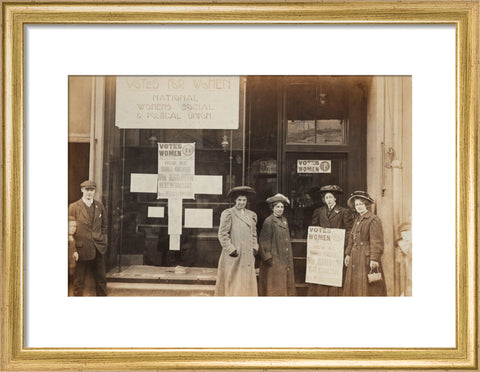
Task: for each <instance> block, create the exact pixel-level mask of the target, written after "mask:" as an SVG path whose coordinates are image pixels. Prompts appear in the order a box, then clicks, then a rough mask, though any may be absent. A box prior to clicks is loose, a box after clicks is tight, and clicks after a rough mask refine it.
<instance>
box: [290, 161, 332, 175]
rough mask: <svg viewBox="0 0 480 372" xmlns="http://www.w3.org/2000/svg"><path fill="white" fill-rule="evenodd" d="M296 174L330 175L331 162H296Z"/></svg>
mask: <svg viewBox="0 0 480 372" xmlns="http://www.w3.org/2000/svg"><path fill="white" fill-rule="evenodd" d="M297 173H332V161H331V160H297Z"/></svg>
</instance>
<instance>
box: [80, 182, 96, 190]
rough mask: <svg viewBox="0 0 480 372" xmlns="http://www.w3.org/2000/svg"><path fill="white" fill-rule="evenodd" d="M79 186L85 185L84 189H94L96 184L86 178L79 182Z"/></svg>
mask: <svg viewBox="0 0 480 372" xmlns="http://www.w3.org/2000/svg"><path fill="white" fill-rule="evenodd" d="M80 187H85V188H86V189H96V188H97V184H96V183H95V182H94V181H91V180H86V181H83V182H82V183H81V184H80Z"/></svg>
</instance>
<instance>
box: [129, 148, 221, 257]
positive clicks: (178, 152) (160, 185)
mask: <svg viewBox="0 0 480 372" xmlns="http://www.w3.org/2000/svg"><path fill="white" fill-rule="evenodd" d="M130 191H131V192H145V193H156V194H157V199H167V200H168V235H169V236H170V250H177V251H178V250H180V235H181V234H182V200H183V199H195V194H210V195H219V194H222V176H200V175H196V174H195V143H159V144H158V174H142V173H132V174H131V179H130ZM185 213H186V215H185V225H186V227H194V228H195V227H197V228H203V227H207V226H212V222H210V224H208V223H207V224H206V219H208V218H210V221H212V220H213V211H212V210H211V209H186V210H185ZM148 216H149V217H157V218H158V217H163V216H164V211H163V208H159V207H149V211H148Z"/></svg>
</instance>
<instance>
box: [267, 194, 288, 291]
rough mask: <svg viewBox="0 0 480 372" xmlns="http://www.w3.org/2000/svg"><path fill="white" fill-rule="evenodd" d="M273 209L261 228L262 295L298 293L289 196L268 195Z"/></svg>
mask: <svg viewBox="0 0 480 372" xmlns="http://www.w3.org/2000/svg"><path fill="white" fill-rule="evenodd" d="M267 203H268V204H269V205H270V208H271V209H272V211H273V213H272V214H271V215H270V216H269V217H267V218H266V219H265V221H264V223H263V227H262V231H261V232H260V239H259V243H260V257H261V261H260V277H259V283H258V285H259V288H258V291H259V294H260V296H295V295H296V289H295V275H294V273H293V254H292V244H291V241H290V231H289V229H288V223H287V219H286V218H285V217H284V216H283V212H284V209H285V205H286V204H290V203H289V200H288V198H286V197H285V196H284V195H282V194H276V195H275V196H272V197H271V198H268V199H267Z"/></svg>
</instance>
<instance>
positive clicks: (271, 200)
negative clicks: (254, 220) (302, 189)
mask: <svg viewBox="0 0 480 372" xmlns="http://www.w3.org/2000/svg"><path fill="white" fill-rule="evenodd" d="M277 202H282V203H283V204H285V203H286V204H290V200H288V198H287V197H286V196H285V195H283V194H280V193H278V194H275V195H273V196H271V197H269V198H267V203H268V204H273V203H277Z"/></svg>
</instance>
